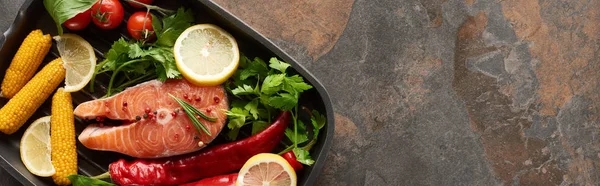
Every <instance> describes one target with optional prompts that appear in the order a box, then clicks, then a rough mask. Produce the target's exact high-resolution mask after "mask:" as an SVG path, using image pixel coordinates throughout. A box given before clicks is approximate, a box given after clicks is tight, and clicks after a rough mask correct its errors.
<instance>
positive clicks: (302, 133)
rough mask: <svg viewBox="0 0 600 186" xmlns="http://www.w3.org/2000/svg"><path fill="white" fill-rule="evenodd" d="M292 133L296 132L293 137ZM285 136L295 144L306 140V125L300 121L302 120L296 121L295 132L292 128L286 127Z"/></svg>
mask: <svg viewBox="0 0 600 186" xmlns="http://www.w3.org/2000/svg"><path fill="white" fill-rule="evenodd" d="M294 134H296V137H294ZM285 136H287V137H288V139H290V141H292V143H295V144H302V143H304V142H306V141H308V133H307V131H306V125H304V123H302V121H298V128H297V132H296V133H294V131H293V130H292V129H289V128H288V129H286V130H285Z"/></svg>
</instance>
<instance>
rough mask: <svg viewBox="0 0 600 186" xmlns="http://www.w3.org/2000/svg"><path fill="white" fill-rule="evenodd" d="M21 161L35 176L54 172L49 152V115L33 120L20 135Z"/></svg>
mask: <svg viewBox="0 0 600 186" xmlns="http://www.w3.org/2000/svg"><path fill="white" fill-rule="evenodd" d="M20 151H21V161H23V164H24V165H25V167H26V168H27V170H29V172H31V173H32V174H35V175H37V176H41V177H49V176H52V175H54V173H56V170H55V169H54V166H52V158H51V154H50V116H46V117H42V118H40V119H37V120H35V121H34V122H33V123H32V124H31V125H30V126H29V127H27V130H25V133H24V134H23V136H22V137H21V147H20Z"/></svg>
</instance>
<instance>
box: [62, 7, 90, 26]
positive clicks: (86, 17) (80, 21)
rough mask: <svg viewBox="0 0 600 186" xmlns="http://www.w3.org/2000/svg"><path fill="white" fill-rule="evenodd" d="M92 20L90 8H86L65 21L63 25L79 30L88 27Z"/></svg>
mask: <svg viewBox="0 0 600 186" xmlns="http://www.w3.org/2000/svg"><path fill="white" fill-rule="evenodd" d="M91 21H92V14H90V10H86V11H85V12H81V13H79V14H77V15H76V16H75V17H73V18H71V19H69V20H67V21H65V22H64V23H63V25H65V27H67V28H68V29H69V30H73V31H78V30H83V29H84V28H85V27H87V26H88V25H89V24H90V22H91Z"/></svg>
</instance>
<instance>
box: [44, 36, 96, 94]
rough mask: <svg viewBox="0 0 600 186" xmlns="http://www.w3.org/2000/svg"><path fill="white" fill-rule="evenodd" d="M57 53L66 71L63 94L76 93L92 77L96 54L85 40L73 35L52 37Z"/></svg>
mask: <svg viewBox="0 0 600 186" xmlns="http://www.w3.org/2000/svg"><path fill="white" fill-rule="evenodd" d="M54 40H56V47H57V48H58V53H60V57H61V58H62V60H63V61H64V67H65V69H66V70H67V75H66V76H65V92H77V91H79V90H81V89H83V87H85V85H87V84H88V83H89V82H90V80H91V79H92V76H93V75H94V68H95V67H96V54H95V53H94V48H92V45H90V43H88V42H87V41H86V40H85V39H83V38H81V37H80V36H78V35H75V34H63V35H59V36H54Z"/></svg>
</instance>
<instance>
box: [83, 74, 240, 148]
mask: <svg viewBox="0 0 600 186" xmlns="http://www.w3.org/2000/svg"><path fill="white" fill-rule="evenodd" d="M169 94H171V95H173V96H175V97H177V98H179V99H182V100H184V101H186V102H188V103H190V104H191V105H192V106H194V107H195V108H196V109H198V110H200V111H201V112H202V113H204V114H205V115H207V116H208V117H212V118H216V121H214V122H209V121H207V120H204V119H202V118H199V120H200V122H202V124H204V125H205V126H206V127H207V129H208V130H209V131H210V132H211V134H212V135H210V136H209V135H208V134H206V133H205V132H204V131H198V130H197V129H196V127H195V126H194V124H193V123H192V121H191V120H190V119H189V118H188V116H187V115H186V113H185V111H184V110H183V109H182V108H181V106H180V105H179V104H178V103H177V102H176V101H175V100H174V99H173V98H172V97H170V96H169ZM227 109H228V103H227V96H226V93H225V90H224V88H223V87H222V86H215V87H200V86H196V85H193V84H191V83H189V82H188V81H186V80H183V79H182V80H167V81H165V82H164V83H163V82H160V81H157V80H152V81H149V82H145V83H142V84H139V85H136V86H134V87H131V88H128V89H126V90H124V91H123V92H121V93H119V94H116V95H114V96H112V97H109V98H105V99H97V100H92V101H88V102H85V103H82V104H80V105H79V106H77V108H75V111H74V113H75V115H76V116H77V117H79V118H83V119H97V118H98V119H100V121H101V120H102V119H101V118H107V119H111V120H121V121H122V122H123V124H122V125H119V126H108V125H102V124H92V125H88V126H87V127H86V128H85V129H84V130H83V132H81V134H80V135H79V141H80V142H81V143H82V144H83V145H84V146H85V147H87V148H90V149H94V150H102V151H114V152H118V153H122V154H126V155H129V156H132V157H138V158H159V157H168V156H174V155H179V154H185V153H189V152H193V151H197V150H200V149H202V148H203V147H205V146H206V145H207V144H209V143H210V142H211V141H212V140H213V139H215V137H216V136H217V135H218V134H219V132H221V130H222V129H223V127H224V125H225V120H226V119H227V116H226V115H225V112H226V111H227ZM98 119H97V120H98ZM138 119H139V120H138Z"/></svg>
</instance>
